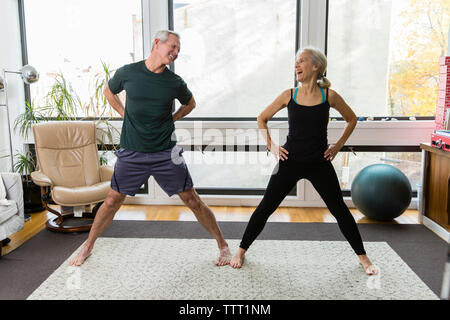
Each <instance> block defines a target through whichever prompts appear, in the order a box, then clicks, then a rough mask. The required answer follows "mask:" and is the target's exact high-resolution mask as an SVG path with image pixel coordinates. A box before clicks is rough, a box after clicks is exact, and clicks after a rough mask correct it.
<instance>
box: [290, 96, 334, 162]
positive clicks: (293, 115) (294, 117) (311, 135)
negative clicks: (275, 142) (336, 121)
mask: <svg viewBox="0 0 450 320" xmlns="http://www.w3.org/2000/svg"><path fill="white" fill-rule="evenodd" d="M326 91H327V93H326V98H325V99H324V100H325V101H323V102H322V103H321V104H318V105H315V106H302V105H299V104H297V103H296V102H295V100H294V99H293V97H292V89H291V100H289V103H288V106H287V108H288V123H289V134H288V136H287V140H286V143H285V144H284V146H283V147H284V148H285V149H286V150H287V151H288V152H289V154H288V159H291V160H294V161H300V162H322V161H327V160H326V159H325V158H324V157H323V154H324V152H325V151H326V150H327V148H328V139H327V127H328V120H329V115H330V104H329V103H328V89H327V90H326ZM322 93H323V92H322Z"/></svg>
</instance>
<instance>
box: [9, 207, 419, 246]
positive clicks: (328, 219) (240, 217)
mask: <svg viewBox="0 0 450 320" xmlns="http://www.w3.org/2000/svg"><path fill="white" fill-rule="evenodd" d="M210 208H211V209H212V210H213V212H214V214H215V216H216V219H217V221H244V222H247V221H248V220H249V219H250V215H251V214H252V212H253V211H254V210H255V207H220V206H210ZM350 211H351V212H352V214H353V217H354V218H355V220H356V222H357V223H388V224H417V223H419V221H418V211H417V210H406V211H405V212H404V213H403V214H402V215H401V216H400V217H398V218H396V219H395V220H393V221H391V222H379V221H374V220H370V219H368V218H366V217H365V216H364V215H362V214H361V213H360V212H359V211H358V210H357V209H350ZM30 215H31V220H30V221H27V222H25V227H24V229H23V230H21V231H19V232H17V233H15V234H14V235H13V236H11V237H10V239H11V242H10V243H9V245H8V246H6V247H3V250H2V254H3V255H5V254H8V253H9V252H11V251H13V250H14V249H16V248H18V247H19V246H21V245H22V244H23V243H25V242H26V241H28V240H29V239H31V238H32V237H34V236H35V235H36V234H37V233H38V232H39V231H41V230H43V229H44V228H45V222H46V221H47V219H48V218H49V217H53V216H54V215H53V214H51V213H48V212H47V211H42V212H38V213H32V214H30ZM114 220H148V221H149V220H159V221H196V219H195V216H194V214H193V213H192V212H191V211H190V210H189V209H188V208H187V207H185V206H166V205H157V206H156V205H123V206H122V207H121V208H120V210H119V212H117V213H116V216H115V217H114ZM269 221H272V222H303V223H308V222H324V223H333V222H336V219H334V217H333V216H332V215H331V214H330V212H329V211H328V209H326V208H297V207H282V208H278V209H277V211H276V212H275V213H274V214H273V215H272V216H271V217H270V218H269Z"/></svg>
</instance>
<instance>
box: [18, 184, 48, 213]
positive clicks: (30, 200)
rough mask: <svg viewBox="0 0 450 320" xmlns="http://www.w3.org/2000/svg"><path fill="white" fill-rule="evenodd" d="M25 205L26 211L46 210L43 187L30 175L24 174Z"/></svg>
mask: <svg viewBox="0 0 450 320" xmlns="http://www.w3.org/2000/svg"><path fill="white" fill-rule="evenodd" d="M22 186H23V205H24V211H25V213H33V212H39V211H44V210H45V208H44V205H43V203H42V197H41V187H39V186H38V185H36V184H34V182H33V180H31V178H30V176H22Z"/></svg>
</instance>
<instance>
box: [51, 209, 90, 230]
mask: <svg viewBox="0 0 450 320" xmlns="http://www.w3.org/2000/svg"><path fill="white" fill-rule="evenodd" d="M73 217H74V214H73V213H70V214H65V215H61V216H57V217H55V218H51V219H48V220H47V223H46V226H47V228H48V229H49V230H51V231H55V232H88V231H90V230H91V228H92V224H93V221H92V223H89V224H85V225H82V226H71V225H69V226H63V225H62V224H63V222H64V220H65V219H67V218H73ZM94 218H95V213H94V212H83V217H82V218H78V219H94Z"/></svg>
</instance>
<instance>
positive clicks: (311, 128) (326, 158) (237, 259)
mask: <svg viewBox="0 0 450 320" xmlns="http://www.w3.org/2000/svg"><path fill="white" fill-rule="evenodd" d="M326 67H327V59H326V57H325V55H324V54H323V53H322V52H320V51H319V50H317V49H315V48H306V49H304V50H302V51H300V52H299V53H298V54H297V60H296V64H295V72H296V75H297V80H298V81H299V82H300V83H301V86H299V87H298V88H295V90H294V89H288V90H285V91H284V92H282V93H281V95H280V96H279V97H278V98H276V99H275V101H274V102H273V103H272V104H270V105H269V106H268V107H267V108H266V109H265V110H264V111H263V112H262V113H261V114H260V115H259V117H258V128H259V129H260V131H261V132H262V134H263V136H264V137H265V139H266V141H267V146H268V148H269V149H270V151H271V152H272V153H273V154H274V155H275V157H276V158H277V159H278V160H279V163H278V166H277V168H276V170H275V171H274V173H273V174H272V176H271V178H270V181H269V184H268V186H267V189H266V192H265V194H264V197H263V199H262V201H261V203H260V204H259V206H258V207H257V208H256V210H255V212H253V214H252V216H251V218H250V221H249V223H248V225H247V228H246V230H245V233H244V236H243V238H242V241H241V244H240V247H239V249H238V252H237V253H236V255H235V256H234V257H233V259H232V260H231V262H230V265H231V266H232V267H233V268H240V267H241V266H242V263H243V261H244V255H245V252H246V251H247V250H248V248H249V247H250V245H251V244H252V243H253V241H254V240H255V239H256V237H257V236H258V235H259V234H260V233H261V231H262V230H263V228H264V226H265V224H266V222H267V219H268V218H269V216H270V215H271V214H272V213H273V212H274V211H275V210H276V209H277V207H278V206H279V205H280V203H281V201H283V199H284V198H285V197H286V195H287V194H288V192H289V191H290V190H292V188H293V187H294V185H295V184H296V183H297V181H298V180H300V179H303V178H305V179H308V180H309V181H311V183H312V185H313V186H314V188H315V189H316V190H317V191H318V192H319V194H320V196H321V197H322V199H323V200H324V201H325V203H326V205H327V207H328V209H329V210H330V212H331V213H332V214H333V216H334V217H335V218H336V219H337V222H338V225H339V228H340V230H341V232H342V233H343V235H344V236H345V238H346V239H347V241H348V242H349V243H350V245H351V247H352V248H353V250H354V251H355V253H356V254H357V255H358V258H359V262H360V264H361V265H362V266H363V268H364V271H365V272H366V273H367V274H368V275H373V274H377V269H376V268H375V266H374V265H373V264H372V263H371V262H370V260H369V258H368V257H367V256H366V252H365V250H364V246H363V242H362V239H361V236H360V234H359V231H358V227H357V225H356V222H355V220H354V218H353V216H352V215H351V213H350V211H349V210H348V208H347V206H346V205H345V203H344V200H343V197H342V193H341V188H340V186H339V182H338V178H337V176H336V172H335V171H334V168H333V165H332V164H331V161H332V160H333V159H334V158H335V157H336V155H337V153H338V152H339V150H340V149H341V148H342V147H343V146H344V144H345V141H347V139H348V137H349V136H350V134H351V133H352V131H353V129H354V128H355V126H356V122H357V120H356V116H355V114H354V112H353V111H352V109H351V108H350V107H349V106H348V105H347V104H346V103H345V101H344V99H342V97H341V96H340V95H339V94H338V93H337V92H336V91H333V90H331V89H329V87H330V85H331V84H330V81H328V79H326V78H325V76H324V73H325V71H326ZM285 107H287V108H288V118H289V134H288V137H287V141H286V144H285V145H284V146H277V145H276V144H274V143H273V141H272V140H271V137H270V134H269V132H268V128H267V122H268V121H269V120H270V119H271V118H272V117H273V116H274V115H275V113H277V112H278V111H280V110H281V109H283V108H285ZM330 107H331V108H334V109H336V110H337V111H338V112H339V113H340V114H341V115H342V117H343V118H344V119H345V121H346V122H347V124H346V126H345V130H344V132H343V134H342V136H341V138H340V139H339V140H338V141H337V142H336V143H335V144H332V145H328V142H327V125H328V119H329V110H330Z"/></svg>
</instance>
